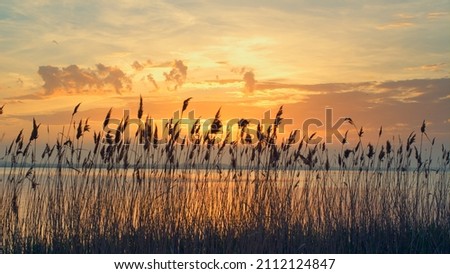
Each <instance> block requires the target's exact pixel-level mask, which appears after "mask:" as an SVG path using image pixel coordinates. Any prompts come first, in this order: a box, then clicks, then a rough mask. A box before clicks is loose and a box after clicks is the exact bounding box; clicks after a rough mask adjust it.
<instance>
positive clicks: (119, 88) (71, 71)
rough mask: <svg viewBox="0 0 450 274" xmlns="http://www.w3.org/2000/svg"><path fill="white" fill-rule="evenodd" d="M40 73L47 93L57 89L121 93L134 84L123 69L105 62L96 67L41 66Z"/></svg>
mask: <svg viewBox="0 0 450 274" xmlns="http://www.w3.org/2000/svg"><path fill="white" fill-rule="evenodd" d="M38 74H39V75H40V76H41V78H42V80H43V81H44V85H43V88H44V89H45V94H46V95H51V94H54V93H55V92H57V91H62V92H66V93H81V92H92V91H109V90H111V89H112V90H114V91H115V92H116V93H119V94H120V93H122V92H127V91H130V90H131V85H132V81H131V78H130V77H129V76H127V75H126V74H125V73H124V72H123V71H122V70H121V69H119V68H117V67H111V66H105V65H103V64H97V65H96V67H95V69H90V68H80V67H78V66H77V65H70V66H67V67H63V68H59V67H54V66H40V67H39V70H38Z"/></svg>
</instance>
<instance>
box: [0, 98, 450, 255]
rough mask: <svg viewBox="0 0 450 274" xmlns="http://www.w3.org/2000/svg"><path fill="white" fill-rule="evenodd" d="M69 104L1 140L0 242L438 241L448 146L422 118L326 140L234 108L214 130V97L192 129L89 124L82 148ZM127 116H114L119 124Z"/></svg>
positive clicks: (196, 249)
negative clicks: (205, 122) (402, 127)
mask: <svg viewBox="0 0 450 274" xmlns="http://www.w3.org/2000/svg"><path fill="white" fill-rule="evenodd" d="M190 99H191V98H189V99H187V100H185V101H184V102H183V105H182V112H184V111H185V110H186V108H187V107H188V103H189V100H190ZM79 106H80V105H77V106H76V108H75V109H74V111H73V114H72V119H71V121H70V124H71V125H72V124H73V125H77V126H75V127H74V128H69V129H68V131H67V132H64V131H63V132H61V134H60V135H59V137H58V139H57V140H56V143H55V144H54V145H51V144H46V148H45V149H44V151H42V152H39V153H38V152H37V142H38V138H39V134H38V133H39V124H37V123H36V121H34V120H33V130H32V134H31V136H30V138H29V139H28V140H27V138H25V137H24V136H23V135H22V132H21V133H20V134H19V135H18V136H17V138H16V139H15V140H12V142H11V144H10V145H8V146H7V148H6V152H5V155H4V158H3V160H4V163H5V166H4V168H3V171H2V172H3V174H2V175H0V176H1V178H2V182H1V183H0V220H2V221H1V223H0V228H1V229H2V231H3V248H4V251H5V252H6V253H300V252H304V253H449V252H450V179H449V170H448V169H449V162H450V161H449V151H448V150H446V149H445V148H444V147H442V149H441V151H440V153H434V154H433V153H432V152H431V151H432V149H433V147H434V140H433V141H429V144H428V142H427V140H428V136H427V135H426V130H425V123H424V124H423V126H422V129H421V133H420V144H419V145H418V147H417V146H416V145H415V144H416V143H415V138H416V136H415V135H414V134H411V135H410V136H409V137H408V139H407V141H406V143H402V142H401V141H398V142H396V143H394V142H392V141H387V142H382V141H381V135H382V133H381V130H380V135H379V140H378V142H377V144H376V145H372V144H367V145H363V139H362V135H363V132H362V130H361V131H359V140H360V142H359V143H358V144H357V145H356V146H354V147H350V146H349V145H348V144H346V142H345V141H343V144H342V149H341V152H336V153H335V152H329V150H328V148H327V146H326V145H325V144H319V145H311V144H308V142H307V139H304V141H302V142H299V143H295V142H294V140H295V136H294V134H293V135H291V137H292V138H289V140H287V141H285V142H283V143H281V142H280V140H278V141H277V128H278V126H279V124H280V122H281V120H282V118H281V116H282V108H280V111H279V112H278V114H277V117H276V119H275V121H274V124H273V125H272V126H271V128H270V129H262V128H261V127H260V126H258V131H257V134H256V136H250V135H249V134H248V132H247V126H248V123H246V121H245V120H241V121H239V126H240V130H241V132H240V134H239V136H240V137H239V139H238V140H235V141H233V142H228V141H227V140H229V139H226V140H225V141H223V142H217V141H216V139H215V137H216V134H217V133H218V132H219V130H218V129H220V127H221V126H222V122H221V121H220V110H219V111H218V112H217V114H216V116H215V119H214V121H213V123H212V125H213V126H214V127H213V128H211V130H210V131H209V132H207V133H204V134H202V133H201V132H200V131H199V128H198V127H196V126H194V127H193V129H192V130H191V131H190V132H187V133H186V134H183V133H182V131H181V129H180V126H179V124H178V123H177V121H172V123H169V124H168V125H167V126H166V127H165V128H164V129H163V130H161V129H158V128H154V127H153V126H152V125H151V124H149V123H146V124H145V125H143V126H141V127H139V129H138V130H137V132H136V135H135V136H134V138H130V139H125V138H123V136H121V135H120V134H113V133H112V132H109V133H105V134H104V133H94V134H93V135H94V143H93V147H92V148H90V149H86V148H85V147H84V138H85V137H86V136H87V135H86V134H87V132H88V131H89V129H90V128H89V125H88V121H87V120H84V121H83V120H82V119H80V120H79V121H78V122H77V121H76V113H77V110H78V107H79ZM139 106H140V107H139V111H138V118H139V119H141V118H142V115H143V109H142V98H141V101H140V104H139ZM110 118H111V111H110V112H109V113H108V114H107V116H106V118H105V122H104V126H106V125H108V123H109V120H110ZM128 126H129V123H128V120H127V118H124V119H123V120H122V122H121V123H120V125H119V130H123V129H126V128H127V127H128ZM162 131H166V132H167V133H168V134H167V135H166V139H165V140H164V141H161V140H160V139H161V138H159V139H158V136H161V132H162ZM158 132H159V133H158ZM182 135H183V136H182ZM424 136H425V137H426V138H425V139H424V138H423V137H424ZM252 138H256V141H255V142H252V140H254V139H252ZM179 140H181V141H179ZM424 141H425V144H423V142H424ZM425 146H429V151H430V152H429V155H424V154H423V153H422V151H424V149H423V147H425ZM436 154H439V155H436ZM438 156H439V157H438ZM433 161H434V162H433ZM432 167H433V168H432Z"/></svg>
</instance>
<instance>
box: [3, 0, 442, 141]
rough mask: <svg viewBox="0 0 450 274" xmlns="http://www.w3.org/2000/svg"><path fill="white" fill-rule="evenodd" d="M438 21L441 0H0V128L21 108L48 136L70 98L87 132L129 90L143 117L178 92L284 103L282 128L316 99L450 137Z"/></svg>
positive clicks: (130, 105)
mask: <svg viewBox="0 0 450 274" xmlns="http://www.w3.org/2000/svg"><path fill="white" fill-rule="evenodd" d="M449 26H450V1H449V0H434V1H425V0H415V1H399V0H389V1H387V0H379V1H374V0H365V1H364V0H358V1H356V0H333V1H331V0H316V1H306V0H296V1H293V0H292V1H288V0H280V1H269V0H263V1H235V0H227V1H206V0H205V1H181V0H178V1H162V0H153V1H132V0H118V1H112V2H111V1H103V0H99V1H75V0H59V1H50V0H22V1H15V0H14V1H11V0H4V1H2V2H1V3H0V106H1V105H3V104H6V105H5V106H4V109H3V114H1V115H0V125H1V128H0V135H2V136H3V137H2V136H0V137H2V139H4V141H2V143H3V142H5V143H8V142H7V140H8V138H11V137H12V136H15V135H16V134H17V132H18V131H19V130H20V129H22V128H24V131H25V132H26V131H27V130H28V131H31V125H32V123H31V121H32V119H33V118H35V119H36V120H37V121H38V122H40V123H41V124H42V125H43V127H42V128H45V126H47V127H48V128H50V129H51V130H49V132H50V131H52V132H57V131H58V128H61V127H62V126H63V125H65V124H68V123H69V121H70V115H71V114H72V110H73V107H74V106H75V105H76V104H78V103H80V102H81V103H82V104H81V106H80V108H79V113H78V114H77V115H78V116H77V117H76V118H77V119H80V118H82V119H86V118H88V117H89V119H90V122H91V123H92V125H93V126H92V129H93V130H96V131H98V130H101V128H100V124H101V122H102V121H103V118H104V117H105V114H106V112H107V111H108V110H109V109H110V108H111V107H112V108H113V115H115V116H120V115H121V113H123V111H124V110H127V109H129V110H130V111H131V113H135V112H136V111H137V107H138V103H139V96H140V95H141V96H142V97H143V99H144V112H145V114H148V115H149V116H151V117H155V118H156V119H162V118H170V117H171V116H173V113H174V112H175V111H176V110H179V109H180V108H181V105H182V102H183V100H184V99H186V98H188V97H193V99H192V100H191V102H190V105H189V110H190V111H191V110H193V111H194V113H195V117H198V116H202V117H203V118H207V117H213V116H214V114H215V113H216V111H217V110H218V109H219V108H221V114H222V118H223V119H232V118H256V119H258V118H259V119H260V118H262V117H263V115H264V113H265V112H267V111H269V110H270V111H271V112H272V113H273V114H272V117H273V116H274V114H275V113H276V111H277V110H278V109H279V107H280V106H283V110H284V115H283V117H285V118H287V119H292V121H293V122H292V125H289V126H288V127H287V128H288V129H296V128H299V129H302V125H303V124H304V122H305V121H308V119H310V118H317V119H319V120H321V121H324V122H325V111H326V110H325V109H327V108H329V109H332V110H333V117H334V120H336V119H337V118H339V117H351V118H352V120H353V121H354V122H355V124H356V125H357V126H358V127H360V126H363V127H364V130H365V132H366V133H367V136H368V138H372V137H373V136H376V135H377V133H378V130H379V127H380V126H383V128H384V129H385V134H386V135H387V136H391V135H392V136H398V135H402V136H405V135H406V136H405V138H406V137H407V135H408V134H409V133H410V132H411V131H413V130H415V131H417V130H418V129H419V128H420V126H421V124H422V121H423V120H426V122H427V130H428V133H429V135H430V136H435V137H436V138H438V140H440V141H441V142H443V143H447V144H449V143H450V141H449V140H450V108H449V106H450V79H449V73H450V47H449V46H448V45H450V31H449ZM346 126H348V125H346ZM344 127H345V126H344ZM323 129H324V128H323V127H322V128H321V127H317V128H314V127H312V128H311V131H317V132H322V131H323ZM342 130H343V131H345V130H351V127H348V128H343V129H342ZM42 135H43V134H41V136H42ZM371 136H372V137H371ZM47 137H48V138H50V137H49V136H47Z"/></svg>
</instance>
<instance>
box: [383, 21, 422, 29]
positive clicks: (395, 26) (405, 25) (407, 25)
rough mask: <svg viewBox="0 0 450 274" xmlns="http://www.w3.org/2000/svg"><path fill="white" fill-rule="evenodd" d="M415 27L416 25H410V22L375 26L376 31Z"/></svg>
mask: <svg viewBox="0 0 450 274" xmlns="http://www.w3.org/2000/svg"><path fill="white" fill-rule="evenodd" d="M415 25H416V24H415V23H412V22H393V23H387V24H383V25H378V26H376V29H378V30H392V29H404V28H410V27H413V26H415Z"/></svg>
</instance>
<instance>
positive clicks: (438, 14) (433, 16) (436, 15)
mask: <svg viewBox="0 0 450 274" xmlns="http://www.w3.org/2000/svg"><path fill="white" fill-rule="evenodd" d="M448 15H449V13H448V12H429V13H428V14H427V18H428V19H439V18H442V17H446V16H448Z"/></svg>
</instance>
